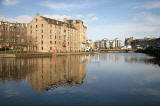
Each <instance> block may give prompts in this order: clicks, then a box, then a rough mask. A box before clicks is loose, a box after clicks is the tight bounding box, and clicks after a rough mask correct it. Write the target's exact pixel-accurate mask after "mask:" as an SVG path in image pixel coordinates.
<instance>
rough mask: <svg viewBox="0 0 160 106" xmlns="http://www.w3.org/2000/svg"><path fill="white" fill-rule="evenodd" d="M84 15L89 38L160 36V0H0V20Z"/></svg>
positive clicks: (59, 18)
mask: <svg viewBox="0 0 160 106" xmlns="http://www.w3.org/2000/svg"><path fill="white" fill-rule="evenodd" d="M37 12H38V13H39V14H40V15H41V16H45V17H49V18H53V19H57V20H63V19H64V18H67V19H81V20H82V21H84V24H85V25H86V26H87V38H88V39H91V40H93V41H95V40H101V39H103V38H108V39H109V40H113V39H114V38H116V37H117V38H119V39H120V40H122V41H124V39H125V38H127V37H134V38H143V37H156V38H158V37H160V0H0V20H3V21H10V22H21V23H28V22H30V21H31V20H32V19H33V17H34V16H35V15H36V13H37Z"/></svg>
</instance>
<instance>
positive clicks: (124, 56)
mask: <svg viewBox="0 0 160 106" xmlns="http://www.w3.org/2000/svg"><path fill="white" fill-rule="evenodd" d="M88 59H89V62H90V63H96V62H97V63H99V62H100V61H103V62H105V63H107V62H109V61H112V62H114V63H117V62H126V63H130V64H132V63H144V64H148V65H159V66H160V60H159V59H158V58H154V57H149V56H147V55H145V54H141V53H107V54H106V53H101V54H99V55H91V56H89V57H88Z"/></svg>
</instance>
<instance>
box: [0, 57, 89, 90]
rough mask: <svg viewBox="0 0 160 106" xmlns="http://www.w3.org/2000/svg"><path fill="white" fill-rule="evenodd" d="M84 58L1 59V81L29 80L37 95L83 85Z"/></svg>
mask: <svg viewBox="0 0 160 106" xmlns="http://www.w3.org/2000/svg"><path fill="white" fill-rule="evenodd" d="M86 61H87V58H86V57H84V56H80V55H79V56H78V55H76V56H59V57H54V58H30V59H14V58H13V59H1V60H0V63H1V64H0V80H1V81H3V82H4V81H6V80H17V81H18V80H22V79H25V78H26V79H27V81H28V82H29V83H30V85H31V86H32V88H33V89H34V90H35V91H36V93H40V92H41V91H43V90H49V89H54V88H56V87H59V86H67V85H76V84H82V83H83V79H84V78H85V76H86Z"/></svg>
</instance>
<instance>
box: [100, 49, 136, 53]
mask: <svg viewBox="0 0 160 106" xmlns="http://www.w3.org/2000/svg"><path fill="white" fill-rule="evenodd" d="M99 51H100V52H118V53H119V52H120V53H121V52H122V53H124V52H125V53H128V52H136V51H137V49H99Z"/></svg>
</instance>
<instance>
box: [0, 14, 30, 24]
mask: <svg viewBox="0 0 160 106" xmlns="http://www.w3.org/2000/svg"><path fill="white" fill-rule="evenodd" d="M31 20H32V17H31V16H28V15H22V16H18V17H15V18H8V17H4V16H0V21H8V22H14V23H15V22H19V23H28V22H30V21H31Z"/></svg>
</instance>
